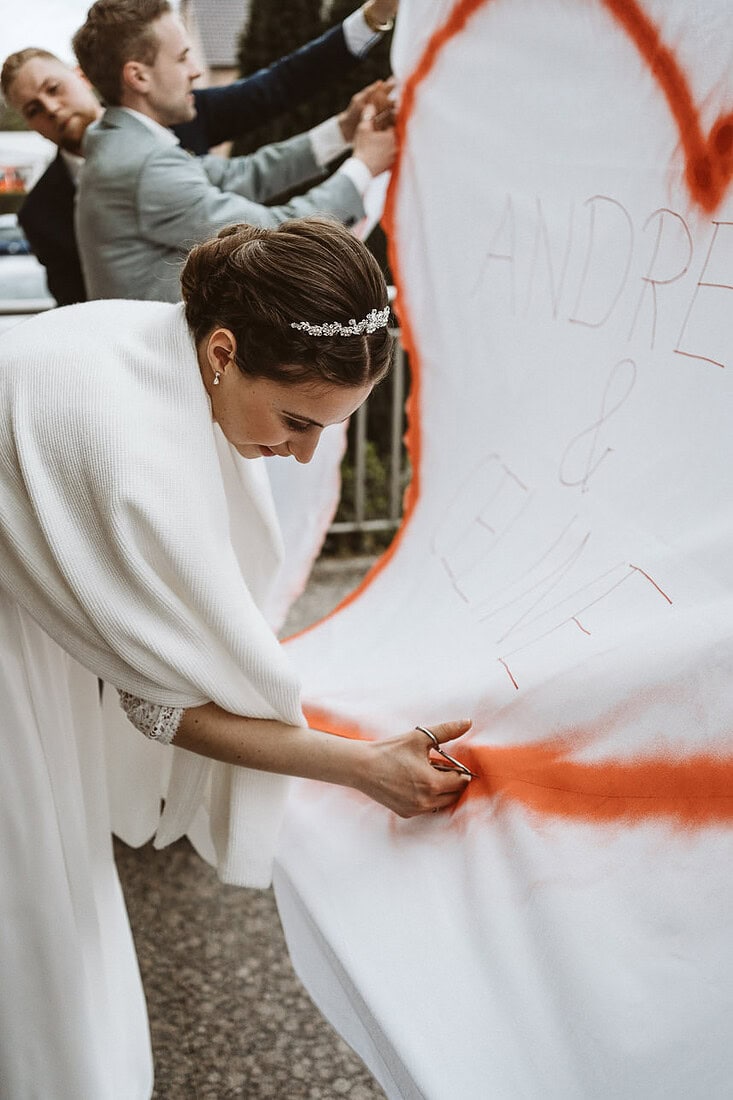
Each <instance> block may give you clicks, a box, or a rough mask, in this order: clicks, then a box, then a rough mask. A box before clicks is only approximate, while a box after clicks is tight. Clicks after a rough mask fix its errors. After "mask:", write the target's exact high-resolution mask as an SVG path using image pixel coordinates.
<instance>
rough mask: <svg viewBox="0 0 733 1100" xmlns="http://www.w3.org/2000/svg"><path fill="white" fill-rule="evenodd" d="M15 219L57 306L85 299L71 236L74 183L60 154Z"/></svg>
mask: <svg viewBox="0 0 733 1100" xmlns="http://www.w3.org/2000/svg"><path fill="white" fill-rule="evenodd" d="M18 221H19V223H20V225H21V226H22V228H23V232H24V233H25V235H26V237H27V238H28V242H29V244H30V246H31V248H32V249H33V252H34V253H35V255H36V257H37V258H38V260H39V261H40V262H41V263H42V264H43V266H44V267H45V269H46V282H47V283H48V289H49V290H50V292H51V294H52V295H53V296H54V298H55V299H56V301H57V303H58V304H59V305H60V306H69V305H73V304H74V303H75V302H85V301H86V297H87V295H86V289H85V286H84V276H83V274H82V270H81V261H80V259H79V251H78V249H77V247H76V239H75V237H74V185H73V183H72V181H71V178H70V176H69V174H68V171H67V170H66V167H65V166H64V164H63V161H62V160H61V159H60V157H57V158H56V160H54V161H52V163H51V164H50V166H49V167H48V169H47V170H46V172H45V173H44V174H43V176H42V177H41V179H40V180H39V181H38V183H37V184H36V186H35V187H34V188H33V190H32V191H31V192H30V194H29V195H28V197H27V199H26V200H25V203H24V204H23V206H22V207H21V209H20V211H19V212H18Z"/></svg>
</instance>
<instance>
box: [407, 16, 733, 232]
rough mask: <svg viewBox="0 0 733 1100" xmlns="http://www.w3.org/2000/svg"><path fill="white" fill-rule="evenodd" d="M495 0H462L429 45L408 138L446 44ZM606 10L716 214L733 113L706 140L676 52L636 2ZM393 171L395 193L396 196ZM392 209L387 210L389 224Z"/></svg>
mask: <svg viewBox="0 0 733 1100" xmlns="http://www.w3.org/2000/svg"><path fill="white" fill-rule="evenodd" d="M490 2H491V0H459V3H458V4H456V6H455V8H453V10H452V11H451V13H450V15H449V16H448V19H447V20H446V22H445V23H444V24H443V25H442V26H441V27H439V28H438V29H437V30H436V31H435V33H434V34H433V35H432V37H431V39H430V41H429V42H428V44H427V46H426V48H425V50H424V52H423V55H422V57H421V58H420V61H419V62H418V64H417V66H416V67H415V69H414V71H413V72H412V73H411V74H410V78H409V80H408V81H407V82H406V85H405V89H404V94H403V97H402V106H401V109H400V118H399V125H398V129H399V130H401V131H402V133H401V134H400V136H401V137H402V136H403V133H404V129H405V126H406V124H407V120H408V118H409V116H410V114H411V111H412V107H413V103H414V98H415V92H416V90H417V88H418V86H419V85H420V84H421V83H422V81H423V80H424V79H425V77H426V76H427V74H428V73H429V72H430V70H431V69H432V67H433V65H434V64H435V61H436V59H437V57H438V55H439V54H440V52H441V50H442V49H443V47H444V46H445V44H446V43H447V42H448V41H449V40H450V39H452V38H453V37H455V35H456V34H458V33H459V32H460V31H462V30H463V28H464V27H465V25H466V23H467V21H468V20H469V18H470V17H471V16H472V15H473V14H474V13H475V12H476V11H478V10H479V9H480V8H482V7H484V6H485V5H486V4H488V3H490ZM603 3H604V6H605V7H606V8H607V10H608V11H609V12H610V14H611V15H612V16H613V18H614V19H615V20H616V21H617V22H618V23H619V24H620V25H621V27H622V28H623V30H624V31H625V32H626V34H627V35H628V37H629V38H630V39H631V41H632V42H633V43H634V45H635V46H636V48H637V50H638V51H639V53H640V55H641V57H642V58H643V60H644V62H645V63H646V65H647V66H648V68H649V70H650V72H651V74H652V76H653V78H654V79H655V80H656V81H657V83H658V85H659V88H660V90H661V91H662V93H663V94H664V97H665V99H666V100H667V103H668V105H669V108H670V111H671V113H672V116H673V118H674V120H675V122H676V124H677V129H678V130H679V135H680V143H681V145H682V149H683V152H684V156H685V181H686V183H687V187H688V189H689V192H690V195H691V197H692V198H693V200H694V201H695V202H696V203H698V205H699V206H701V207H702V209H703V210H705V211H706V213H711V212H712V211H713V210H715V208H716V207H717V206H718V205H719V203H720V201H721V200H722V198H723V197H724V195H725V193H726V191H727V189H728V186H729V184H730V181H731V178H733V112H730V113H728V114H725V115H723V116H721V117H720V118H719V119H718V120H717V121H716V122H715V123H714V125H713V127H712V129H711V131H710V134H709V136H708V137H707V138H706V137H705V135H704V133H703V130H702V125H701V122H700V112H699V110H698V108H697V106H696V104H695V101H694V99H693V96H692V91H691V89H690V85H689V82H688V80H687V77H686V76H685V73H684V71H683V69H682V67H681V65H680V63H679V61H678V60H677V58H676V56H675V54H674V52H673V51H672V50H671V49H670V48H669V47H668V46H665V45H664V43H663V42H662V39H661V35H660V32H659V28H658V27H657V26H655V24H654V23H653V22H652V20H651V19H650V18H649V16H648V15H647V14H646V13H645V12H644V11H643V10H642V9H641V7H640V6H639V4H638V2H637V0H603ZM398 174H399V162H398V164H397V170H396V172H393V181H392V188H391V191H392V195H394V194H396V191H397V187H396V176H397V175H398ZM389 217H390V211H389V208H388V211H387V215H386V218H387V221H389Z"/></svg>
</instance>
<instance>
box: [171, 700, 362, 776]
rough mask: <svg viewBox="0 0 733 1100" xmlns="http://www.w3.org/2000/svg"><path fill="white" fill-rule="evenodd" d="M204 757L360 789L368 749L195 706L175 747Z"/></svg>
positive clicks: (340, 739)
mask: <svg viewBox="0 0 733 1100" xmlns="http://www.w3.org/2000/svg"><path fill="white" fill-rule="evenodd" d="M173 743H174V744H175V745H176V746H177V747H178V748H182V749H188V750H189V752H196V753H199V754H200V755H202V756H208V757H211V759H213V760H221V761H222V762H223V763H225V764H236V765H239V766H241V767H245V768H257V769H259V770H260V771H266V772H278V773H280V774H282V775H296V776H300V777H302V778H304V779H320V780H322V781H324V782H326V783H339V784H341V785H342V786H345V787H359V786H360V785H361V784H360V781H361V780H363V778H364V772H365V771H366V770H367V768H368V765H367V762H366V759H365V756H366V752H365V750H367V749H368V746H367V745H365V744H363V743H361V742H358V741H351V740H348V739H346V738H343V737H337V736H334V735H332V734H329V733H323V732H322V731H321V730H313V729H307V728H302V727H299V726H291V725H288V724H287V723H286V722H278V721H274V720H269V719H265V718H243V717H241V716H240V715H237V714H230V713H229V712H228V711H225V710H222V708H221V707H218V706H217V705H216V704H215V703H206V704H205V705H204V706H201V707H191V708H189V709H188V710H186V711H184V714H183V718H182V719H181V723H180V725H179V727H178V732H177V734H176V737H175V739H174V742H173Z"/></svg>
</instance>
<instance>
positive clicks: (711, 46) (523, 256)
mask: <svg viewBox="0 0 733 1100" xmlns="http://www.w3.org/2000/svg"><path fill="white" fill-rule="evenodd" d="M441 28H444V31H443V32H441ZM393 63H394V67H395V70H396V72H397V73H398V75H399V77H400V78H401V80H402V86H403V94H402V104H403V107H402V119H401V124H402V144H401V149H400V158H399V163H398V165H397V166H396V168H395V169H394V171H393V177H394V180H395V183H394V185H393V186H394V190H393V193H392V196H391V209H390V210H389V219H390V225H391V229H392V244H393V250H394V255H393V259H394V265H395V274H396V277H397V282H398V291H399V311H400V314H401V320H402V325H403V332H404V334H405V338H406V339H407V341H408V344H409V351H410V362H411V365H412V367H413V369H414V371H415V376H414V377H413V382H412V393H413V404H412V417H411V425H410V430H409V436H410V441H411V447H412V455H413V462H414V481H413V497H412V503H411V507H410V510H409V515H408V520H407V522H406V524H405V526H404V528H403V531H402V532H401V533H400V536H399V539H398V543H397V546H396V548H395V550H394V552H393V554H392V556H391V557H390V558H389V560H388V561H387V562H386V563H385V564H384V565H383V566H382V567H381V568H380V570H379V571H377V572H376V574H375V575H374V577H373V579H372V581H371V583H370V584H369V585H368V587H367V588H366V589H365V590H364V591H363V592H362V594H361V595H360V597H359V598H358V599H356V600H355V601H354V602H352V603H351V604H350V605H348V606H347V607H345V608H344V609H343V610H342V611H341V612H339V613H338V614H337V615H335V616H334V617H332V618H331V619H329V620H327V621H326V622H325V623H323V624H321V625H320V626H319V627H317V628H316V629H315V630H313V631H312V632H310V633H309V634H306V635H304V636H302V637H301V638H299V639H297V640H296V641H295V642H293V643H292V645H291V646H290V647H289V648H290V651H291V655H292V657H293V660H294V661H295V663H296V665H297V667H298V668H299V670H300V671H301V674H302V677H303V681H304V685H305V687H304V698H305V700H306V711H308V709H309V707H310V708H311V709H312V710H313V712H314V713H318V714H319V715H320V716H321V720H322V721H323V722H325V723H328V724H329V725H330V726H331V727H332V728H336V729H338V728H341V729H344V730H351V731H352V732H359V731H360V732H361V733H362V735H364V736H374V735H375V732H376V731H384V732H387V733H391V732H396V731H397V730H400V729H403V728H409V727H411V726H413V725H414V724H415V723H416V722H420V723H422V724H427V725H430V724H431V723H432V722H436V721H440V720H444V719H448V718H454V717H461V716H464V715H468V716H472V717H473V718H474V722H475V726H474V731H473V733H472V734H471V736H470V738H469V740H468V744H467V746H466V747H464V748H463V749H461V748H459V747H458V746H456V749H455V752H456V755H458V756H459V757H461V756H462V757H464V758H465V759H466V760H467V762H469V763H470V764H471V765H472V767H473V770H474V771H476V772H478V773H479V779H477V780H474V781H473V782H472V784H471V787H470V789H469V790H470V797H469V798H467V799H466V800H465V804H464V805H462V806H461V807H459V808H458V810H457V811H456V812H455V814H454V815H452V816H450V817H447V818H446V817H443V816H441V815H439V816H437V817H432V815H429V820H418V821H414V822H407V823H406V822H395V821H394V820H390V818H389V817H388V815H387V814H385V813H383V812H382V811H381V810H380V809H379V808H378V807H375V806H370V805H369V804H368V803H366V802H365V801H364V800H362V799H360V798H359V797H358V796H356V795H350V794H348V793H345V792H341V791H337V790H330V789H328V788H326V787H323V788H321V789H315V790H314V789H312V788H310V787H308V786H306V785H305V784H300V785H299V786H298V788H297V789H298V798H297V799H295V798H294V799H292V800H291V802H290V804H289V810H288V817H287V827H286V831H285V833H284V835H283V839H282V845H281V849H280V852H279V855H278V870H277V875H276V889H277V892H278V896H279V898H280V901H281V908H282V913H283V917H284V922H285V926H286V930H287V933H288V937H289V942H290V945H291V950H292V953H293V957H294V959H295V962H296V966H297V968H298V969H299V970H300V972H301V973H302V975H303V976H304V978H305V979H306V981H307V984H308V986H309V988H310V989H311V991H312V992H313V994H314V996H315V997H316V999H317V1000H318V1001H319V1003H320V1004H321V1005H322V1006H323V1007H324V1009H325V1010H326V1011H327V1013H328V1014H330V1016H331V1018H332V1020H333V1021H334V1022H335V1023H336V1025H337V1026H338V1027H340V1028H341V1029H342V1030H343V1033H344V1034H345V1035H346V1036H347V1037H348V1038H349V1039H350V1041H352V1042H353V1043H354V1044H355V1045H356V1046H357V1049H358V1050H360V1052H361V1053H362V1054H363V1056H364V1057H365V1058H366V1060H367V1062H368V1063H369V1065H370V1066H371V1067H372V1068H373V1070H374V1072H375V1073H376V1074H377V1076H378V1077H379V1079H380V1081H381V1082H382V1084H383V1086H384V1088H385V1090H386V1092H387V1095H388V1096H389V1097H390V1100H392V1098H397V1097H401V1098H405V1097H410V1098H412V1097H421V1098H423V1100H453V1098H454V1097H461V1098H464V1097H465V1098H470V1100H473V1098H477V1100H478V1098H483V1097H488V1096H491V1097H495V1098H496V1100H516V1098H517V1097H527V1098H531V1100H535V1098H536V1100H539V1098H542V1100H589V1098H592V1100H616V1098H617V1097H620V1096H624V1097H630V1098H633V1100H651V1098H657V1097H658V1098H661V1097H664V1098H665V1100H670V1098H676V1100H687V1098H689V1097H691V1096H695V1097H698V1096H705V1097H710V1098H716V1100H723V1098H724V1097H727V1096H728V1095H729V1092H730V1080H731V1075H732V1074H733V1061H732V1055H731V1044H730V1042H729V1036H730V1033H731V1029H732V1028H733V994H732V993H731V991H732V990H733V940H732V939H731V932H730V912H731V907H732V906H733V875H731V872H730V868H731V865H733V819H732V817H731V814H732V812H733V809H732V807H733V745H732V742H731V730H732V729H733V687H732V686H731V685H733V640H732V639H733V632H732V631H731V623H732V622H733V433H731V409H732V408H733V394H732V393H731V384H732V380H733V351H732V349H733V323H732V321H731V318H733V308H731V307H732V306H733V290H732V289H731V288H732V287H733V230H732V229H731V225H732V224H733V198H732V194H733V192H732V190H731V180H732V179H733V174H732V171H733V163H732V161H731V144H730V139H731V134H732V133H733V125H732V124H733V11H732V10H731V6H730V4H729V3H728V2H727V0H703V2H699V3H695V4H689V3H687V2H686V0H593V2H587V3H586V2H579V0H483V2H481V0H473V2H471V0H464V2H462V3H457V4H450V3H448V2H447V0H432V2H430V3H419V4H418V3H410V2H409V0H403V3H402V4H401V5H400V16H399V27H398V35H397V40H396V42H395V47H394V57H393Z"/></svg>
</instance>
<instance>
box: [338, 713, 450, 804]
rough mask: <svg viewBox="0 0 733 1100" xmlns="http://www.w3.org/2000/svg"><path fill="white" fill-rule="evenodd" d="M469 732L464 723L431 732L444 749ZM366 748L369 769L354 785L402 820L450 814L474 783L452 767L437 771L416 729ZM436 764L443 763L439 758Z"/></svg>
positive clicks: (426, 741) (428, 745)
mask: <svg viewBox="0 0 733 1100" xmlns="http://www.w3.org/2000/svg"><path fill="white" fill-rule="evenodd" d="M470 728H471V723H470V721H468V720H467V719H465V720H462V721H459V722H442V723H441V724H440V725H436V726H431V732H432V733H433V734H434V736H435V738H436V739H437V741H438V742H439V743H440V744H441V745H442V744H444V743H446V742H448V741H453V740H455V738H457V737H460V736H461V735H462V734H464V733H466V731H467V730H469V729H470ZM364 748H365V749H366V761H367V766H366V768H365V769H364V771H363V773H362V774H361V775H360V777H359V780H358V782H357V783H355V784H354V785H355V786H356V787H357V788H358V789H359V790H361V791H362V792H363V793H364V794H367V795H369V797H370V798H373V799H374V800H375V802H379V803H381V804H382V805H383V806H386V807H387V808H388V809H390V810H393V811H394V813H396V814H398V815H399V816H400V817H416V816H417V815H418V814H426V813H431V812H433V813H436V812H437V811H438V810H447V809H448V808H449V807H450V806H453V805H454V804H455V803H456V802H457V801H458V799H459V798H460V797H461V795H462V794H463V792H464V791H465V789H466V786H467V784H468V783H470V781H471V777H470V775H466V774H465V773H463V772H460V771H459V770H458V769H457V768H453V767H450V765H449V766H448V768H447V770H444V769H443V768H441V767H434V766H433V764H431V762H430V760H431V751H433V746H432V743H431V741H430V738H429V737H428V736H427V735H426V734H425V733H422V732H421V731H420V730H417V729H414V730H410V732H409V733H403V734H400V735H399V736H398V737H390V738H388V739H386V740H384V741H372V742H369V743H368V744H367V745H365V746H364ZM436 762H437V763H438V764H439V763H440V757H437V758H436Z"/></svg>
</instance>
